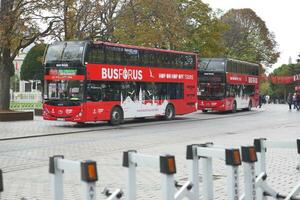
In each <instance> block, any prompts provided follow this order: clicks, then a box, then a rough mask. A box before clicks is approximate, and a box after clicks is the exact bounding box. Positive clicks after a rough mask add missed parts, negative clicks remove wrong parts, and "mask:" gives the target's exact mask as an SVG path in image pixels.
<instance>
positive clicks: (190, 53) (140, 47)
mask: <svg viewBox="0 0 300 200" xmlns="http://www.w3.org/2000/svg"><path fill="white" fill-rule="evenodd" d="M93 43H94V44H104V45H108V46H115V47H123V48H132V49H141V50H149V51H159V52H166V53H177V54H186V55H194V56H196V55H197V54H196V53H192V52H186V51H175V50H167V49H158V48H150V47H143V46H134V45H127V44H117V43H112V42H103V41H95V42H93Z"/></svg>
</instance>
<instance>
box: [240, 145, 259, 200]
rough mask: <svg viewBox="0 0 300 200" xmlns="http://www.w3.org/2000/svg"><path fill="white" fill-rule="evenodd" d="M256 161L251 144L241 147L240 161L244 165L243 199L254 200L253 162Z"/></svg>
mask: <svg viewBox="0 0 300 200" xmlns="http://www.w3.org/2000/svg"><path fill="white" fill-rule="evenodd" d="M256 161H257V156H256V151H255V148H254V147H253V146H249V147H242V162H243V167H244V184H245V198H244V200H256V182H255V181H256V180H255V179H256V177H255V162H256Z"/></svg>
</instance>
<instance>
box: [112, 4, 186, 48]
mask: <svg viewBox="0 0 300 200" xmlns="http://www.w3.org/2000/svg"><path fill="white" fill-rule="evenodd" d="M182 22H183V21H182V19H181V18H180V9H179V7H178V4H177V2H176V1H174V0H157V1H152V0H130V1H129V2H127V3H126V4H124V5H123V7H122V8H121V10H120V12H119V14H118V15H117V17H116V28H115V31H114V39H115V41H118V42H121V43H125V44H134V45H142V46H149V47H157V48H166V49H174V48H177V47H178V46H180V44H181V43H182V41H183V38H184V37H185V32H184V31H185V30H184V24H183V23H182Z"/></svg>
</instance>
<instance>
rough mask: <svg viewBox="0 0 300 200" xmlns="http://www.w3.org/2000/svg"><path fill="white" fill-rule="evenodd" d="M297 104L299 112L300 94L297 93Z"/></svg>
mask: <svg viewBox="0 0 300 200" xmlns="http://www.w3.org/2000/svg"><path fill="white" fill-rule="evenodd" d="M296 104H297V110H298V111H299V110H300V93H299V92H297V94H296Z"/></svg>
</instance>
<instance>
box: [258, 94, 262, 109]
mask: <svg viewBox="0 0 300 200" xmlns="http://www.w3.org/2000/svg"><path fill="white" fill-rule="evenodd" d="M262 98H263V97H262V95H261V94H260V95H259V97H258V106H259V108H261V105H262Z"/></svg>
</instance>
